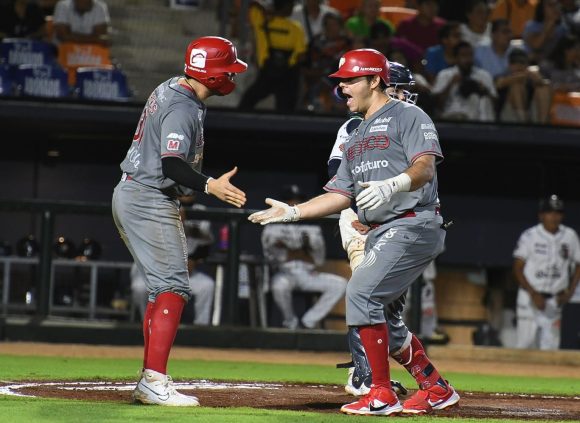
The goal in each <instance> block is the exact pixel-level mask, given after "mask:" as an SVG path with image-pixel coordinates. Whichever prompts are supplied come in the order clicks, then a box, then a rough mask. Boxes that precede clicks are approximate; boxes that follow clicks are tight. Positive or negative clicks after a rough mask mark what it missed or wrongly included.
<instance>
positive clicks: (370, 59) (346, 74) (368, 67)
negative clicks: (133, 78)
mask: <svg viewBox="0 0 580 423" xmlns="http://www.w3.org/2000/svg"><path fill="white" fill-rule="evenodd" d="M366 75H378V76H379V77H380V78H381V79H382V80H383V82H384V83H385V85H389V61H388V60H387V58H386V57H385V56H384V54H382V53H381V52H379V51H377V50H375V49H372V48H360V49H357V50H350V51H347V52H346V53H344V55H343V56H342V57H341V58H340V61H339V62H338V70H337V71H336V72H334V73H333V74H331V75H329V76H330V77H331V78H340V79H345V78H356V77H357V76H366Z"/></svg>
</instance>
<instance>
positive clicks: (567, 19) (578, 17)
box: [560, 0, 580, 36]
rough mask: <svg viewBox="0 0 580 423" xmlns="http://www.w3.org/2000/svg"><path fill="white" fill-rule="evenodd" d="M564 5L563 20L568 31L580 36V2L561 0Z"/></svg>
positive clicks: (561, 4) (562, 5)
mask: <svg viewBox="0 0 580 423" xmlns="http://www.w3.org/2000/svg"><path fill="white" fill-rule="evenodd" d="M560 6H561V7H562V21H563V22H564V25H566V27H567V28H568V31H569V32H570V33H571V34H573V35H575V36H580V3H579V2H578V1H576V0H560Z"/></svg>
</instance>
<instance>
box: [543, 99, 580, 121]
mask: <svg viewBox="0 0 580 423" xmlns="http://www.w3.org/2000/svg"><path fill="white" fill-rule="evenodd" d="M550 123H551V124H553V125H570V126H580V92H568V93H564V92H556V93H554V96H553V97H552V107H551V109H550Z"/></svg>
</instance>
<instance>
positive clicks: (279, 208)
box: [248, 198, 300, 225]
mask: <svg viewBox="0 0 580 423" xmlns="http://www.w3.org/2000/svg"><path fill="white" fill-rule="evenodd" d="M266 204H268V205H270V206H272V207H270V208H269V209H268V210H262V211H259V212H256V213H252V214H251V215H250V216H248V220H249V221H250V222H252V223H260V224H261V225H267V224H268V223H276V222H283V223H288V222H296V221H297V220H300V210H298V207H296V206H289V205H288V204H286V203H283V202H282V201H277V200H274V199H272V198H266Z"/></svg>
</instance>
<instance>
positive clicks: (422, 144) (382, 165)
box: [324, 100, 443, 224]
mask: <svg viewBox="0 0 580 423" xmlns="http://www.w3.org/2000/svg"><path fill="white" fill-rule="evenodd" d="M426 154H430V155H434V156H436V157H437V158H438V160H437V162H440V161H441V160H442V159H443V154H442V152H441V147H440V145H439V137H438V134H437V130H436V129H435V125H434V124H433V121H432V120H431V118H430V117H429V116H428V115H427V114H426V113H425V112H423V110H421V109H420V108H419V107H417V106H415V105H413V104H409V103H405V102H402V101H398V100H391V101H389V102H388V103H387V104H385V105H384V106H383V107H382V108H381V109H380V110H378V111H377V112H376V113H375V114H373V116H372V118H371V119H368V120H364V121H363V122H362V123H361V124H360V126H359V127H358V128H357V129H356V130H355V131H354V132H353V134H352V135H351V136H350V137H349V138H348V139H347V140H346V144H345V146H344V152H343V157H342V162H341V164H340V167H339V169H338V172H337V174H336V176H334V177H333V178H332V179H331V180H330V181H329V182H328V183H327V184H326V186H325V187H324V189H325V190H326V191H329V192H336V193H340V194H343V195H345V196H347V197H349V198H355V197H356V196H357V195H358V194H359V193H360V192H361V191H362V190H363V188H362V187H361V186H359V184H358V183H357V182H358V181H362V182H367V181H378V180H384V179H388V178H392V177H394V176H397V175H399V174H400V173H401V172H404V171H405V170H406V169H408V168H409V167H410V166H411V165H412V164H413V162H414V161H415V160H416V159H417V158H419V157H421V156H423V155H426ZM438 205H439V199H438V196H437V175H435V177H434V178H433V180H432V181H430V182H428V183H427V184H425V185H424V186H423V187H421V188H419V189H418V190H415V191H412V192H400V193H396V194H394V195H393V197H392V199H391V201H389V202H388V203H386V204H383V205H382V206H380V207H378V208H377V209H376V210H360V209H359V211H358V217H359V220H360V221H361V222H362V223H365V224H372V223H378V224H380V223H384V222H386V221H389V220H390V219H392V218H394V217H397V216H399V215H401V214H404V213H405V212H406V211H409V210H421V209H434V208H435V207H437V206H438Z"/></svg>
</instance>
